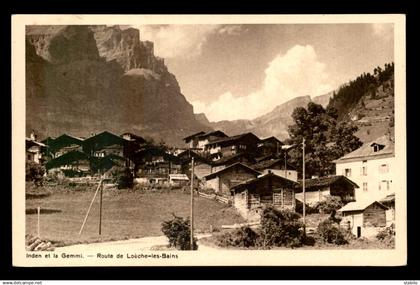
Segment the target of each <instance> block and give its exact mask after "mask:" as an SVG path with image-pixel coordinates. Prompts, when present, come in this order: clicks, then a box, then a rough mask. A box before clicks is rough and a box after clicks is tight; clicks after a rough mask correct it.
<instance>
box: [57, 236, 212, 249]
mask: <svg viewBox="0 0 420 285" xmlns="http://www.w3.org/2000/svg"><path fill="white" fill-rule="evenodd" d="M209 236H211V234H200V235H197V236H196V237H197V239H198V245H199V247H198V249H199V250H200V251H201V250H202V251H209V250H217V249H215V248H212V247H209V246H206V245H202V244H201V243H200V239H202V238H205V237H209ZM167 244H168V239H167V238H166V237H165V236H155V237H145V238H138V239H128V240H121V241H110V242H100V243H89V244H75V245H70V246H64V247H58V248H56V249H55V251H56V252H66V253H72V252H89V251H99V250H112V251H121V252H135V251H139V250H151V248H152V247H157V246H158V247H160V246H165V245H167Z"/></svg>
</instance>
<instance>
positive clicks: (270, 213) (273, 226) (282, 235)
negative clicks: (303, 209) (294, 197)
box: [258, 207, 304, 248]
mask: <svg viewBox="0 0 420 285" xmlns="http://www.w3.org/2000/svg"><path fill="white" fill-rule="evenodd" d="M299 218H300V215H299V214H297V213H296V212H292V211H279V210H276V209H274V208H271V207H268V208H266V209H264V210H263V212H262V213H261V229H260V233H259V239H258V243H259V246H261V247H264V248H266V247H272V246H290V247H297V246H301V245H302V244H303V237H304V233H303V232H302V231H301V227H302V223H301V222H299Z"/></svg>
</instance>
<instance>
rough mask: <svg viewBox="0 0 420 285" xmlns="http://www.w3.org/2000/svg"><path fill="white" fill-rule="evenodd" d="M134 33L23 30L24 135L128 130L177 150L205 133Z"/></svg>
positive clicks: (75, 28) (176, 87) (94, 29)
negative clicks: (192, 135) (185, 141)
mask: <svg viewBox="0 0 420 285" xmlns="http://www.w3.org/2000/svg"><path fill="white" fill-rule="evenodd" d="M135 31H136V30H134V29H129V30H128V31H126V30H125V31H122V30H120V29H119V28H118V27H115V28H108V27H102V26H100V27H96V26H95V27H88V26H68V27H65V26H53V27H49V26H41V27H40V26H29V27H27V55H26V62H27V65H26V66H27V70H26V73H27V76H26V91H27V95H26V97H27V104H26V105H27V111H26V112H27V113H26V114H27V131H30V130H32V129H34V130H36V131H37V132H38V133H39V135H40V137H42V136H44V137H46V136H57V135H60V134H62V133H71V134H74V135H77V136H88V135H90V134H91V133H92V132H99V131H103V130H110V131H112V132H115V133H117V134H121V133H123V132H126V131H131V132H136V133H139V134H140V135H143V136H150V137H153V138H154V139H156V140H160V139H163V140H164V141H165V142H167V143H168V144H171V145H181V144H182V140H181V139H182V137H184V136H186V135H187V134H190V133H192V132H195V131H199V130H208V129H209V128H208V127H207V126H203V125H202V124H200V123H198V122H197V121H196V120H195V117H194V114H193V108H192V105H191V104H189V103H188V102H187V100H186V99H185V97H184V96H183V95H182V94H181V91H180V87H179V85H178V82H177V80H176V78H175V76H174V75H173V74H171V73H170V72H168V70H167V68H166V66H165V65H164V63H163V61H162V60H160V59H157V58H155V57H154V55H153V48H152V49H151V50H150V49H149V50H148V54H147V53H145V51H144V50H143V51H141V46H142V45H143V44H142V42H141V41H140V39H139V33H138V31H137V33H136V32H135ZM99 35H100V36H99ZM105 39H107V40H105ZM147 45H148V44H147V43H146V44H145V46H147ZM143 52H144V53H143ZM133 67H135V68H133Z"/></svg>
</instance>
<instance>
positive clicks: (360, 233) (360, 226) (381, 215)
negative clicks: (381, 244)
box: [337, 200, 388, 238]
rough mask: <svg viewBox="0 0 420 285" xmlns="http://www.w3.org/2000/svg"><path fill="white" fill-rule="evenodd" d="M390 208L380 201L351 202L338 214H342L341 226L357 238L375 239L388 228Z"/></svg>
mask: <svg viewBox="0 0 420 285" xmlns="http://www.w3.org/2000/svg"><path fill="white" fill-rule="evenodd" d="M387 210H388V207H386V206H385V205H383V204H382V203H380V202H378V201H368V200H361V201H356V202H350V203H348V204H346V205H345V206H344V207H342V208H341V209H339V210H338V211H337V212H338V213H341V214H342V219H341V221H340V225H341V226H342V227H344V228H347V229H348V230H350V231H351V232H352V233H353V234H354V235H355V236H356V237H358V238H359V237H366V238H374V237H375V236H376V235H377V234H378V232H379V231H380V230H382V229H384V228H385V227H386V225H387V224H386V211H387Z"/></svg>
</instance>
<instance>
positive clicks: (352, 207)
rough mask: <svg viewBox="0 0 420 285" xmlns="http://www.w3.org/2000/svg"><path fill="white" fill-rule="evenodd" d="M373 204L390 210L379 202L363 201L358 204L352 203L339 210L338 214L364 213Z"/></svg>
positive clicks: (357, 202)
mask: <svg viewBox="0 0 420 285" xmlns="http://www.w3.org/2000/svg"><path fill="white" fill-rule="evenodd" d="M372 204H378V206H380V207H381V208H383V209H385V210H388V207H387V206H385V205H383V204H382V203H379V202H378V201H369V200H361V201H356V202H350V203H348V204H346V205H345V206H344V207H342V208H341V209H339V210H338V212H352V211H363V210H364V209H366V208H367V207H369V206H370V205H372Z"/></svg>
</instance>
